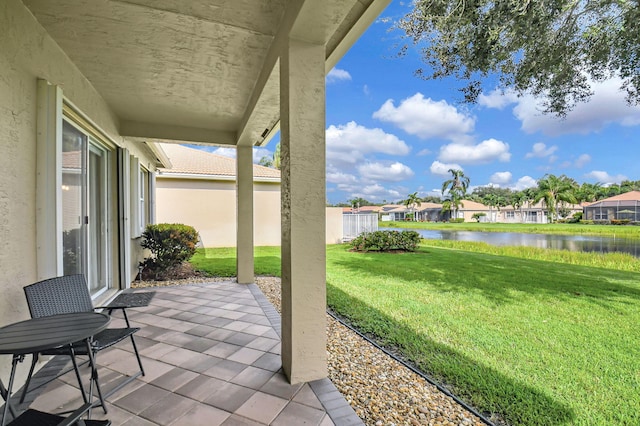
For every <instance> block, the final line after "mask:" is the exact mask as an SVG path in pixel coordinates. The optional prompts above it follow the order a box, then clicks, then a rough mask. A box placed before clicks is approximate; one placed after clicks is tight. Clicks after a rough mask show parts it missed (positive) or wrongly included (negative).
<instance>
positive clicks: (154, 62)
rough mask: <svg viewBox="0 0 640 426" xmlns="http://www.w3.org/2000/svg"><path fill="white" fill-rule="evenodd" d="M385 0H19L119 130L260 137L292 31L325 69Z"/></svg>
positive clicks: (272, 110) (274, 116)
mask: <svg viewBox="0 0 640 426" xmlns="http://www.w3.org/2000/svg"><path fill="white" fill-rule="evenodd" d="M388 3H389V0H326V1H323V2H318V1H317V0H191V1H188V2H181V1H175V0H100V1H96V0H55V1H52V0H24V4H25V5H26V6H27V7H28V8H29V9H30V10H31V12H32V13H33V14H34V16H35V17H36V19H37V20H38V21H39V22H40V23H41V25H42V26H43V27H44V28H45V29H46V31H47V32H48V33H49V35H50V36H51V37H52V38H53V39H54V40H55V41H56V43H58V45H60V47H61V48H62V49H63V50H64V51H65V53H66V54H67V55H68V56H69V58H70V59H71V60H72V61H73V62H74V64H75V65H76V66H77V67H78V68H79V70H80V71H81V72H82V73H83V74H84V76H85V77H86V78H87V79H88V80H89V81H90V82H91V84H92V85H93V86H94V87H95V89H96V90H97V91H98V92H99V93H100V94H101V96H102V97H103V98H104V99H105V101H106V102H107V104H108V105H109V107H110V108H111V109H112V110H113V112H114V113H115V115H116V116H117V117H118V119H119V120H120V124H121V133H122V134H123V135H124V136H131V137H136V138H138V139H139V140H144V139H160V140H162V139H166V140H174V141H192V142H199V143H214V144H235V143H236V142H237V141H238V140H239V139H243V140H246V141H248V143H251V144H257V143H261V142H262V141H261V138H263V137H264V136H263V135H264V134H265V130H266V129H271V128H273V127H274V126H277V123H278V121H279V73H278V66H277V65H278V57H279V52H280V51H281V49H282V48H283V44H284V41H286V39H287V38H288V37H295V38H300V39H303V40H307V41H310V42H315V43H322V44H325V45H326V47H327V53H326V57H327V70H326V71H328V70H329V69H330V67H332V66H333V65H335V62H337V60H338V59H339V58H340V57H341V56H342V55H343V54H344V52H346V50H347V49H348V47H350V46H351V45H352V44H353V42H355V40H356V39H357V37H359V35H360V34H362V32H364V30H365V29H366V27H368V25H369V24H370V23H371V22H372V21H373V19H375V17H376V16H377V15H378V14H379V13H380V12H381V11H382V9H383V8H384V7H385V6H386V5H387V4H388Z"/></svg>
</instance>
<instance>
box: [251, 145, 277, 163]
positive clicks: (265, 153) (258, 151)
mask: <svg viewBox="0 0 640 426" xmlns="http://www.w3.org/2000/svg"><path fill="white" fill-rule="evenodd" d="M262 157H269V158H273V152H271V151H269V150H268V149H267V148H253V162H254V163H259V162H260V160H261V159H262Z"/></svg>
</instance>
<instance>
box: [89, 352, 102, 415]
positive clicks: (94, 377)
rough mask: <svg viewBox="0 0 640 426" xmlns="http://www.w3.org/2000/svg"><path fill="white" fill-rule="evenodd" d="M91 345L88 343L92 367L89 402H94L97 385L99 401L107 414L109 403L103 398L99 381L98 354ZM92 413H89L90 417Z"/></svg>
mask: <svg viewBox="0 0 640 426" xmlns="http://www.w3.org/2000/svg"><path fill="white" fill-rule="evenodd" d="M90 346H91V345H90V343H87V349H88V351H87V355H89V364H90V365H91V381H90V382H89V401H93V384H94V382H95V384H96V392H97V393H98V399H99V400H100V404H101V405H102V410H103V411H104V413H105V414H107V403H106V402H105V401H104V398H103V397H102V389H100V382H99V381H98V365H97V364H96V352H94V351H93V350H92V349H91V347H90ZM90 416H91V412H89V417H90Z"/></svg>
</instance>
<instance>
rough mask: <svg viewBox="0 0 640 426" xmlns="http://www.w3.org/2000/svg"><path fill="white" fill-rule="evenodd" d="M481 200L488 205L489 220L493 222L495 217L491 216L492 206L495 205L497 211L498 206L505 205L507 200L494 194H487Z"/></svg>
mask: <svg viewBox="0 0 640 426" xmlns="http://www.w3.org/2000/svg"><path fill="white" fill-rule="evenodd" d="M482 202H483V203H484V204H486V205H487V206H489V222H495V218H494V217H493V208H494V207H497V208H498V211H500V207H504V206H506V205H507V200H506V199H505V198H504V197H502V196H500V195H496V194H487V195H485V196H484V198H482Z"/></svg>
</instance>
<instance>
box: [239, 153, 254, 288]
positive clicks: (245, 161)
mask: <svg viewBox="0 0 640 426" xmlns="http://www.w3.org/2000/svg"><path fill="white" fill-rule="evenodd" d="M237 150H238V152H237V155H236V170H237V171H236V224H237V230H236V235H237V238H236V251H237V253H236V267H237V270H238V283H239V284H251V283H253V281H254V276H253V149H252V147H251V146H238V148H237Z"/></svg>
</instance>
